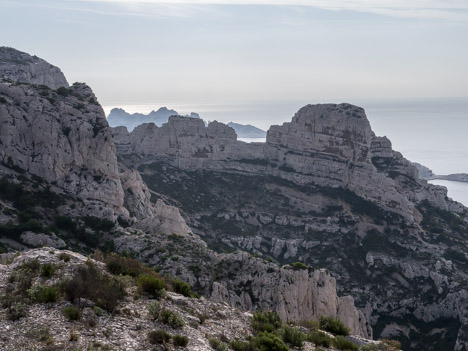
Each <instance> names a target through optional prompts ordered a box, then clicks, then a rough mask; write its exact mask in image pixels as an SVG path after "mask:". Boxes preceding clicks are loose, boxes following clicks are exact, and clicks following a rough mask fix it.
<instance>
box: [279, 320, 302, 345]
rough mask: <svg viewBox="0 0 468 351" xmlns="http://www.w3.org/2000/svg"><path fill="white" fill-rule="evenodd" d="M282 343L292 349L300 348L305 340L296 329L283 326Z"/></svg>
mask: <svg viewBox="0 0 468 351" xmlns="http://www.w3.org/2000/svg"><path fill="white" fill-rule="evenodd" d="M282 336H283V341H284V342H285V343H288V344H290V345H291V346H294V347H299V348H300V347H302V346H303V345H304V341H305V339H306V335H305V334H304V333H303V332H301V331H300V330H299V329H298V328H294V327H291V326H289V325H285V326H284V328H283V330H282Z"/></svg>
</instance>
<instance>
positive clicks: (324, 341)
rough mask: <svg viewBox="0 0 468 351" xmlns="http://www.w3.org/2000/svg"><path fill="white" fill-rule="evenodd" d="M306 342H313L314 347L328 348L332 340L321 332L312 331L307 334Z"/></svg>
mask: <svg viewBox="0 0 468 351" xmlns="http://www.w3.org/2000/svg"><path fill="white" fill-rule="evenodd" d="M307 340H308V341H310V342H313V343H314V344H315V345H316V346H323V347H326V348H328V347H330V345H331V344H332V341H333V339H332V338H330V337H329V336H328V335H327V334H325V333H323V332H321V331H313V332H311V333H309V334H307Z"/></svg>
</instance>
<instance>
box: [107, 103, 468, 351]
mask: <svg viewBox="0 0 468 351" xmlns="http://www.w3.org/2000/svg"><path fill="white" fill-rule="evenodd" d="M210 126H211V125H209V126H208V127H206V128H204V127H203V125H202V124H201V123H199V122H195V121H193V120H182V119H180V118H179V119H178V118H176V117H175V118H171V119H169V122H168V123H167V124H166V125H164V126H163V127H161V128H158V127H156V126H154V125H152V124H147V125H142V126H140V127H139V128H137V129H135V130H134V131H133V132H132V133H128V132H127V131H126V130H124V129H118V130H114V135H115V141H116V147H117V152H118V154H119V157H121V160H122V162H123V163H125V164H127V165H129V166H132V167H134V168H137V169H138V170H139V171H140V173H141V174H142V178H143V180H144V181H145V182H146V184H147V185H148V187H149V188H150V189H151V191H153V192H154V193H155V196H159V197H162V198H164V199H165V200H166V201H168V202H169V203H171V204H173V205H176V206H177V207H179V208H181V209H182V211H183V213H184V214H185V218H186V220H187V221H188V223H189V225H190V226H191V227H192V229H193V231H194V233H195V234H198V235H200V236H201V237H202V239H204V240H205V241H206V242H207V243H208V245H209V247H211V248H213V249H216V250H220V251H221V250H233V249H242V250H247V251H250V252H252V253H255V254H259V255H262V256H266V257H270V258H273V259H275V260H277V261H279V262H281V263H283V264H285V263H292V262H295V261H300V262H304V263H306V264H309V265H311V266H314V267H327V268H328V269H330V271H331V272H332V275H333V276H335V277H336V279H337V281H338V290H339V292H340V293H341V294H345V295H348V294H350V295H352V296H353V297H354V299H355V301H356V304H357V306H358V307H360V308H361V309H362V310H363V311H365V314H366V317H367V318H369V319H370V320H371V322H372V326H373V327H374V330H375V332H376V334H377V335H378V336H382V337H398V338H400V339H401V340H402V341H403V342H404V346H405V348H407V349H421V348H425V349H434V350H436V349H440V348H443V349H455V350H465V349H466V348H467V346H466V345H467V341H466V340H467V339H468V333H466V330H465V329H464V328H463V327H461V326H462V325H465V324H466V321H467V317H468V314H467V312H466V311H467V309H466V306H465V304H466V303H465V302H464V301H466V299H465V297H464V296H465V294H466V291H467V289H468V286H467V285H466V284H465V283H464V282H465V281H466V279H467V278H468V271H467V268H466V262H468V260H467V257H468V256H467V254H468V252H467V250H466V246H465V245H464V242H465V240H466V237H467V235H468V230H467V223H468V219H467V210H466V208H464V207H463V206H462V205H461V204H459V203H456V202H454V201H452V200H451V199H449V198H447V192H446V189H445V188H443V187H438V186H433V185H430V184H428V183H427V182H426V181H424V180H420V179H418V176H417V170H416V169H415V167H414V166H412V165H411V163H410V162H409V161H407V160H406V159H404V157H403V156H402V155H401V154H400V153H398V152H396V151H394V150H393V149H392V146H391V142H390V140H388V139H387V138H385V137H377V136H375V135H374V133H373V132H372V129H371V127H370V124H369V121H368V120H367V118H366V116H365V113H364V111H363V110H362V109H361V108H358V107H355V106H352V105H349V104H340V105H331V104H327V105H315V106H312V105H310V106H306V107H304V108H302V109H301V110H300V111H299V112H298V113H297V114H296V115H295V117H294V118H293V120H292V121H291V122H290V123H285V124H283V125H282V126H273V127H272V128H271V129H270V130H269V132H268V136H267V141H266V143H257V144H255V143H254V144H245V143H242V142H239V141H237V140H236V138H235V137H234V136H232V135H231V132H229V129H228V127H227V126H223V125H221V124H219V123H217V124H215V126H216V128H213V127H214V126H213V127H210ZM208 130H210V132H208ZM214 130H216V134H214V133H213V131H214ZM376 282H378V283H376ZM234 299H236V298H234ZM239 299H240V300H242V298H239ZM236 301H238V300H236ZM436 306H443V307H441V308H439V307H436ZM464 306H465V307H464ZM415 311H417V313H415ZM431 333H432V334H434V335H437V339H436V340H431V341H428V340H427V339H426V338H425V335H426V334H431Z"/></svg>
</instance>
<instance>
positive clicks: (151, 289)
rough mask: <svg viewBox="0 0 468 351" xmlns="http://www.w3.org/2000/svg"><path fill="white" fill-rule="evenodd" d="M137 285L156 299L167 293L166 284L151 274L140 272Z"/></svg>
mask: <svg viewBox="0 0 468 351" xmlns="http://www.w3.org/2000/svg"><path fill="white" fill-rule="evenodd" d="M137 285H138V289H139V291H140V292H144V293H146V294H148V295H150V296H152V297H154V298H156V299H160V298H163V297H164V296H165V295H166V290H165V288H166V284H164V282H163V281H162V280H161V279H159V278H156V277H154V276H153V275H150V274H140V275H139V276H138V279H137Z"/></svg>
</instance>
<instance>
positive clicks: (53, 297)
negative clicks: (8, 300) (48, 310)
mask: <svg viewBox="0 0 468 351" xmlns="http://www.w3.org/2000/svg"><path fill="white" fill-rule="evenodd" d="M32 294H33V299H34V301H35V302H38V303H50V302H57V300H58V297H59V290H58V289H57V288H56V287H55V286H48V285H43V286H38V287H36V288H35V289H33V290H32Z"/></svg>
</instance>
